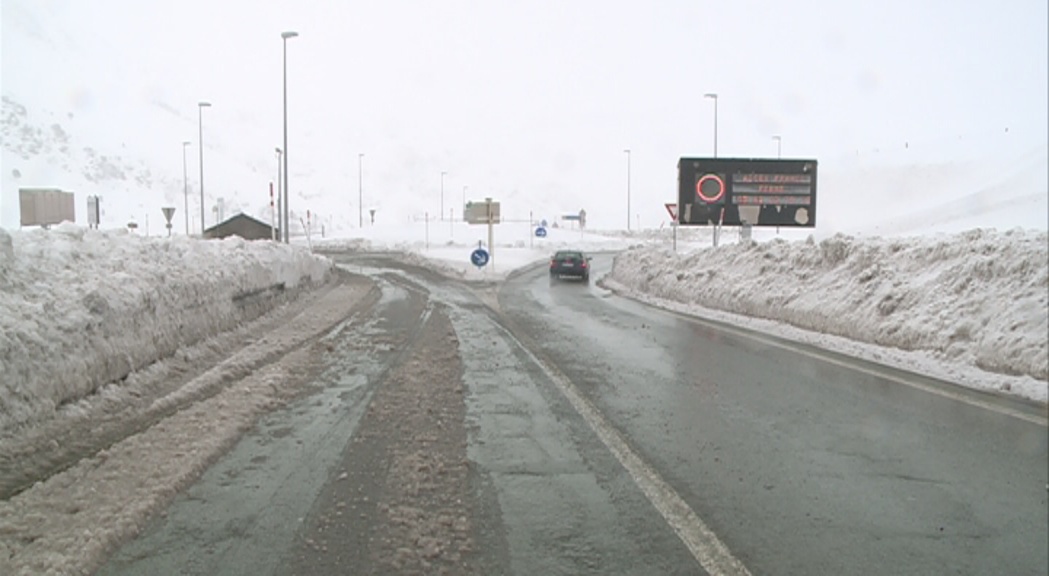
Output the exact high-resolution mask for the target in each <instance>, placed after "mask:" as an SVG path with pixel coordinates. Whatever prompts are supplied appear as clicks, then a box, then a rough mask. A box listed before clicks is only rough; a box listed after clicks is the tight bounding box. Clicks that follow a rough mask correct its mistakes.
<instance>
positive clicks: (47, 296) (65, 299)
mask: <svg viewBox="0 0 1049 576" xmlns="http://www.w3.org/2000/svg"><path fill="white" fill-rule="evenodd" d="M331 271H332V263H331V262H330V261H329V260H328V259H326V258H323V257H319V256H315V255H313V254H310V253H309V252H308V251H307V250H305V249H303V248H298V247H292V246H287V245H282V244H275V243H271V242H246V241H244V240H241V239H239V238H234V239H226V240H209V241H201V240H196V239H188V238H185V237H173V238H170V239H169V238H143V237H139V236H133V235H129V234H127V233H126V232H100V231H96V230H89V229H85V228H82V227H78V226H74V225H71V224H67V225H62V226H59V227H57V228H56V229H54V230H51V231H46V230H32V231H22V232H10V233H8V232H4V231H3V230H0V433H4V432H9V431H10V429H11V428H13V427H18V426H22V425H26V424H30V423H32V422H34V421H37V420H39V419H40V418H43V417H46V416H47V415H49V414H51V413H53V411H54V410H55V409H56V408H57V407H59V406H61V405H62V404H64V403H66V402H70V401H74V400H77V399H79V398H82V397H84V396H86V395H88V394H90V393H91V392H92V391H94V390H95V389H97V388H98V387H99V386H101V385H103V384H105V383H108V382H113V381H116V380H120V379H121V378H124V377H125V376H127V375H128V374H129V373H130V372H131V371H133V370H136V369H139V368H141V367H143V366H146V365H148V364H151V363H153V362H155V361H156V360H158V359H160V358H163V357H166V356H168V355H170V354H172V353H173V352H174V351H175V350H177V349H178V348H179V347H181V346H184V345H187V344H192V343H195V342H198V341H200V340H202V339H205V338H208V337H209V336H212V335H215V334H217V333H220V332H223V331H225V330H229V329H231V328H233V327H234V326H236V325H237V324H238V323H240V322H243V321H246V320H250V319H252V318H255V317H257V316H259V315H261V314H262V313H264V312H265V311H266V310H267V309H269V307H270V306H272V305H273V304H274V303H275V302H278V301H280V299H282V298H285V297H287V296H289V295H291V294H293V293H294V291H295V289H297V288H299V287H300V286H302V287H306V286H309V285H311V284H315V283H321V282H324V281H326V280H327V279H328V278H329V275H330V274H331Z"/></svg>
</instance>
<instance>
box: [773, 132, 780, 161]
mask: <svg viewBox="0 0 1049 576" xmlns="http://www.w3.org/2000/svg"><path fill="white" fill-rule="evenodd" d="M772 139H773V140H775V141H776V158H782V157H783V138H782V137H781V136H773V137H772Z"/></svg>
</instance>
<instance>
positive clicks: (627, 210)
mask: <svg viewBox="0 0 1049 576" xmlns="http://www.w3.org/2000/svg"><path fill="white" fill-rule="evenodd" d="M623 152H626V231H627V232H630V149H629V148H627V149H626V150H623Z"/></svg>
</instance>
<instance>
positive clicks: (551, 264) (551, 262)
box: [550, 260, 557, 268]
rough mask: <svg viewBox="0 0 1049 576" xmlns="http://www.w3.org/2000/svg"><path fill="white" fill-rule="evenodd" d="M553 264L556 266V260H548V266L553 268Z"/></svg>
mask: <svg viewBox="0 0 1049 576" xmlns="http://www.w3.org/2000/svg"><path fill="white" fill-rule="evenodd" d="M554 266H557V260H551V261H550V267H551V268H553V267H554Z"/></svg>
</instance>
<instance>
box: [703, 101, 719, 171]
mask: <svg viewBox="0 0 1049 576" xmlns="http://www.w3.org/2000/svg"><path fill="white" fill-rule="evenodd" d="M703 97H704V98H712V99H713V100H714V157H715V158H717V157H718V95H717V94H714V93H713V92H711V93H707V94H704V95H703Z"/></svg>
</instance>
